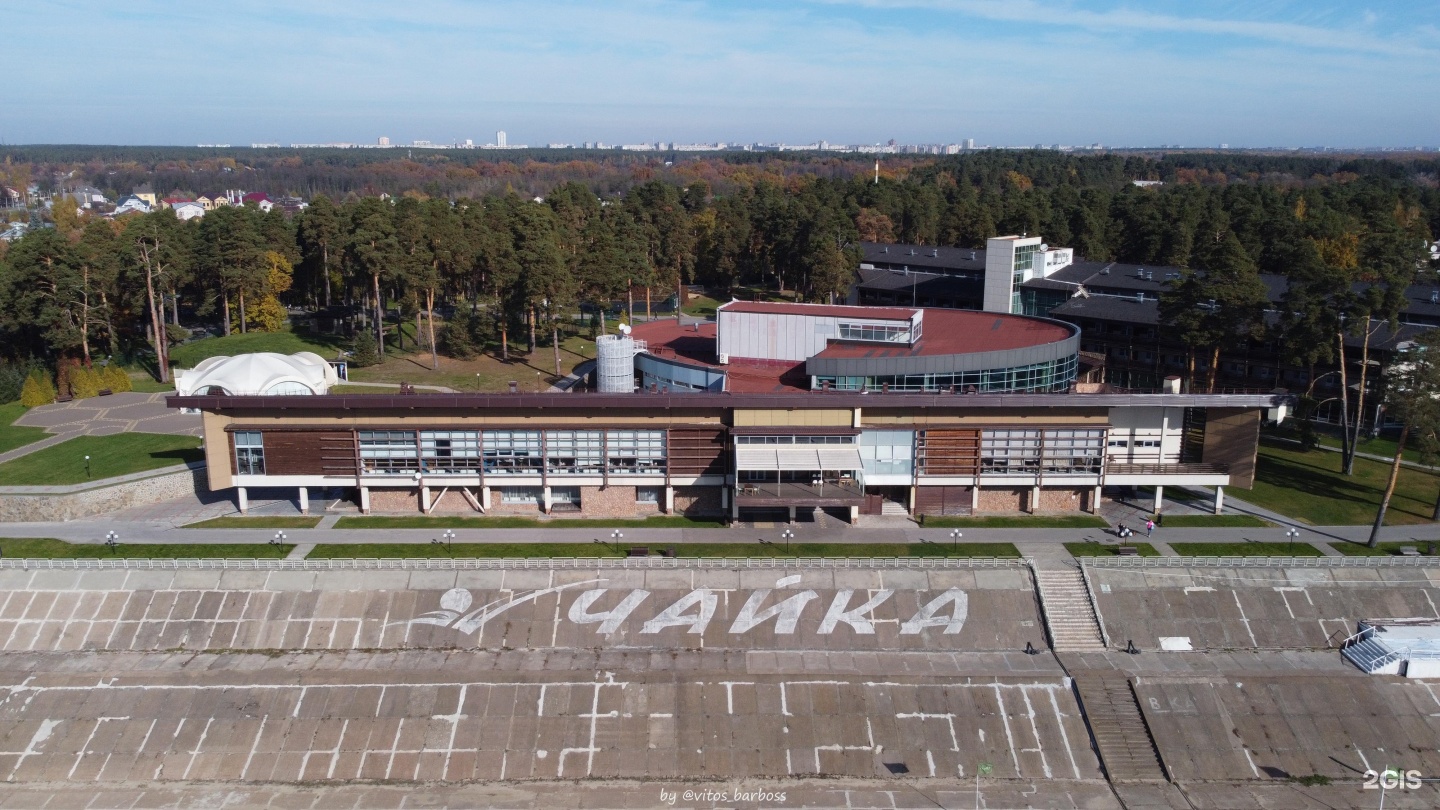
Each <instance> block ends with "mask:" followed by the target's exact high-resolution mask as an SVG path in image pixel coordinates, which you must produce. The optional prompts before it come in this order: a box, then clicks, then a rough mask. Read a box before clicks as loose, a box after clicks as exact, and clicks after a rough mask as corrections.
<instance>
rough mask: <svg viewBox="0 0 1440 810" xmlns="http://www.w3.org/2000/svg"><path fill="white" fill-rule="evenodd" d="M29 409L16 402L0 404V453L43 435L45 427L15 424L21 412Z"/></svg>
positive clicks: (41, 437) (37, 439)
mask: <svg viewBox="0 0 1440 810" xmlns="http://www.w3.org/2000/svg"><path fill="white" fill-rule="evenodd" d="M27 410H29V408H26V407H25V406H24V405H21V404H20V403H18V402H9V403H6V404H4V405H0V453H5V452H8V451H10V450H14V449H15V448H17V447H24V446H25V445H27V444H29V443H31V442H35V441H39V440H40V439H43V438H44V437H45V428H38V427H21V426H19V425H16V424H15V420H16V419H19V418H20V416H21V414H23V413H25V411H27Z"/></svg>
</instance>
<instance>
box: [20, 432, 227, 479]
mask: <svg viewBox="0 0 1440 810" xmlns="http://www.w3.org/2000/svg"><path fill="white" fill-rule="evenodd" d="M199 443H200V440H199V439H197V438H195V437H194V436H167V435H163V434H159V433H118V434H116V435H113V436H77V437H75V438H73V439H69V440H66V441H63V442H61V443H60V444H56V445H52V446H50V447H46V448H44V449H43V450H36V451H35V452H33V453H30V454H29V455H25V456H21V457H20V458H17V459H14V460H13V461H8V462H6V463H4V464H0V486H10V487H13V486H26V485H29V486H57V485H63V484H82V483H84V482H85V481H86V480H99V479H101V478H111V477H113V476H117V475H126V474H129V473H136V472H143V471H145V470H154V469H158V468H160V467H170V466H173V465H175V464H181V463H184V462H189V461H200V460H201V459H203V458H205V454H204V452H203V451H201V450H200V448H199ZM87 455H88V456H90V475H89V478H88V479H87V477H86V475H85V456H87Z"/></svg>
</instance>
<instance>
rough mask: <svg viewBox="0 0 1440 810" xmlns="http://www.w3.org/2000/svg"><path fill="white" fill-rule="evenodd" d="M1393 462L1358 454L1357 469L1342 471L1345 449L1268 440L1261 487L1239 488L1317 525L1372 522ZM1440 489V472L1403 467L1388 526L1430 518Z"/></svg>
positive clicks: (1258, 484)
mask: <svg viewBox="0 0 1440 810" xmlns="http://www.w3.org/2000/svg"><path fill="white" fill-rule="evenodd" d="M1389 475H1390V465H1388V464H1383V463H1381V462H1378V461H1369V460H1367V459H1363V458H1361V459H1356V460H1355V474H1354V475H1353V476H1345V475H1342V474H1341V473H1340V454H1339V453H1332V452H1329V451H1327V450H1311V451H1310V452H1308V453H1302V452H1300V451H1299V450H1298V449H1294V448H1292V447H1290V446H1280V445H1277V444H1274V443H1271V442H1265V441H1262V443H1261V445H1260V456H1259V462H1258V467H1257V469H1256V474H1255V487H1254V488H1253V489H1251V490H1250V491H1249V492H1236V493H1235V494H1236V496H1237V497H1239V498H1240V499H1242V500H1245V501H1248V502H1250V503H1253V504H1255V505H1257V506H1263V507H1265V508H1266V509H1271V510H1274V511H1276V512H1279V513H1280V514H1282V515H1288V516H1289V517H1292V518H1295V519H1296V520H1301V521H1304V522H1306V523H1309V524H1311V525H1315V526H1355V525H1368V524H1371V523H1373V522H1374V521H1375V510H1376V509H1377V508H1379V504H1380V495H1381V493H1382V492H1383V490H1384V487H1385V481H1386V479H1387V478H1388V477H1389ZM1437 492H1440V476H1437V475H1435V474H1434V473H1431V472H1426V471H1423V470H1412V469H1408V468H1402V469H1401V470H1400V482H1399V485H1398V486H1397V487H1396V490H1395V497H1394V498H1393V499H1392V500H1391V501H1390V510H1389V511H1388V512H1386V514H1385V524H1386V525H1387V526H1404V525H1409V524H1414V523H1428V522H1430V516H1431V514H1432V512H1433V511H1434V508H1435V497H1436V493H1437Z"/></svg>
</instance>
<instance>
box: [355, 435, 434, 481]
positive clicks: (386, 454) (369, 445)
mask: <svg viewBox="0 0 1440 810" xmlns="http://www.w3.org/2000/svg"><path fill="white" fill-rule="evenodd" d="M359 438H360V467H361V469H363V470H364V471H365V472H372V473H412V472H416V471H418V470H419V469H420V459H419V457H418V455H417V450H418V448H417V447H416V446H415V431H413V430H362V431H360V437H359Z"/></svg>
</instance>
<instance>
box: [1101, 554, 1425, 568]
mask: <svg viewBox="0 0 1440 810" xmlns="http://www.w3.org/2000/svg"><path fill="white" fill-rule="evenodd" d="M1080 564H1081V565H1084V566H1089V567H1091V568H1440V556H1437V557H1081V558H1080Z"/></svg>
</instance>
